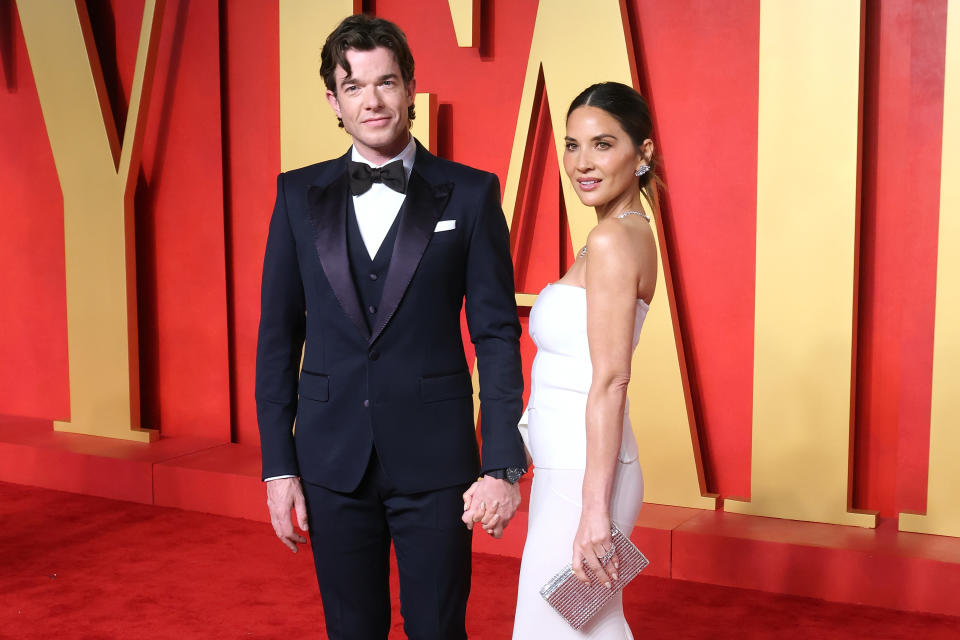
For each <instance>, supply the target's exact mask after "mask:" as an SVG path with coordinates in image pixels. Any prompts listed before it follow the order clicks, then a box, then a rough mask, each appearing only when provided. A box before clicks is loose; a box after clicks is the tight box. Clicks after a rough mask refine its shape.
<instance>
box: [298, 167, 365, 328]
mask: <svg viewBox="0 0 960 640" xmlns="http://www.w3.org/2000/svg"><path fill="white" fill-rule="evenodd" d="M349 193H350V188H349V180H348V178H347V173H346V171H344V172H343V173H341V174H340V175H339V176H338V177H337V178H335V179H334V180H333V181H332V182H330V183H329V184H328V185H326V186H323V187H320V186H316V185H314V186H312V187H310V189H309V190H308V191H307V202H308V204H309V206H310V219H311V222H312V223H313V230H314V246H315V247H316V248H317V257H319V258H320V264H321V265H323V272H324V273H325V274H326V276H327V282H329V283H330V287H331V288H332V289H333V294H334V295H335V296H336V297H337V301H338V302H339V303H340V306H341V307H342V308H343V311H344V313H346V314H347V316H349V318H350V319H351V320H353V323H354V324H355V325H357V329H359V330H360V333H361V334H362V335H363V337H364V338H369V336H370V332H369V330H368V329H367V323H366V321H365V320H364V317H363V311H362V310H361V309H360V300H359V298H358V297H357V289H356V287H355V286H354V284H353V276H351V275H350V256H348V255H347V198H348V197H349V195H348V194H349Z"/></svg>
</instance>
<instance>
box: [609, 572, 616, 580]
mask: <svg viewBox="0 0 960 640" xmlns="http://www.w3.org/2000/svg"><path fill="white" fill-rule="evenodd" d="M610 577H611V578H613V579H614V580H617V572H616V571H614V572H613V573H611V574H610Z"/></svg>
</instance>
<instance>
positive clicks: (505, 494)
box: [461, 476, 520, 538]
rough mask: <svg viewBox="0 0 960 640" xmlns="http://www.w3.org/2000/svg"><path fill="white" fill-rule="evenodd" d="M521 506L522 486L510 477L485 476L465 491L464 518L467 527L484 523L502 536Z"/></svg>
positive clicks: (490, 531)
mask: <svg viewBox="0 0 960 640" xmlns="http://www.w3.org/2000/svg"><path fill="white" fill-rule="evenodd" d="M519 506H520V488H519V487H518V486H517V485H515V484H510V483H509V482H507V481H506V480H498V479H497V478H491V477H490V476H483V477H482V478H480V479H479V480H477V481H476V482H474V483H473V484H472V485H471V486H470V488H469V489H467V491H466V493H464V494H463V517H462V518H461V519H462V520H463V522H464V524H466V525H467V529H470V530H473V525H474V524H476V523H478V522H479V523H480V525H481V526H482V527H483V530H484V531H486V532H487V533H489V534H490V535H491V536H493V537H494V538H500V537H501V536H502V535H503V530H504V529H505V528H506V527H507V524H509V523H510V520H511V519H512V518H513V515H514V514H515V513H516V512H517V507H519Z"/></svg>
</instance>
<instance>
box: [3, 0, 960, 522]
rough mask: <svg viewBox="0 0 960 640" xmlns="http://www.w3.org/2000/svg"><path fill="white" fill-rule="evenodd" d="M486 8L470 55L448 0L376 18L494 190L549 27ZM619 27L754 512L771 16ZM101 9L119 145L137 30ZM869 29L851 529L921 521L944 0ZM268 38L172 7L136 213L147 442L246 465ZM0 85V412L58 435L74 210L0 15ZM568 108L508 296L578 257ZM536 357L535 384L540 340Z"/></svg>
mask: <svg viewBox="0 0 960 640" xmlns="http://www.w3.org/2000/svg"><path fill="white" fill-rule="evenodd" d="M481 5H482V14H483V15H482V31H483V33H482V39H481V45H480V46H479V48H477V49H460V48H458V47H457V46H456V40H455V36H454V32H453V28H452V24H451V22H450V17H449V10H448V8H447V2H446V1H445V0H424V1H423V2H419V3H416V6H415V7H414V6H413V5H412V3H409V2H404V1H403V0H376V2H369V3H366V8H368V9H370V10H372V11H374V12H375V13H376V14H378V15H381V16H383V17H386V18H388V19H391V20H394V21H396V22H398V23H399V24H400V25H401V26H402V27H403V28H404V30H405V31H406V33H407V35H408V38H409V40H410V44H411V47H412V49H413V52H414V55H415V56H416V60H417V78H418V88H419V90H420V91H424V92H431V93H434V94H436V95H437V97H438V102H439V105H440V107H439V113H438V134H439V135H438V141H437V145H438V148H437V151H438V153H439V154H440V155H441V156H444V157H447V158H451V159H454V160H457V161H459V162H464V163H467V164H471V165H474V166H477V167H480V168H483V169H487V170H489V171H493V172H495V173H497V174H498V175H499V176H500V180H501V183H504V182H505V181H506V172H507V166H508V162H509V155H510V150H511V147H512V143H513V137H514V131H515V127H516V124H517V117H518V112H519V102H520V94H521V89H522V83H523V76H524V71H525V67H526V61H527V53H528V51H529V45H530V40H531V36H532V31H533V24H534V19H535V15H536V5H537V3H536V2H535V1H533V0H523V1H520V0H509V1H508V0H485V1H484V2H482V3H481ZM626 6H627V9H628V13H629V24H630V29H631V30H632V36H633V42H634V45H635V47H636V59H637V64H638V69H639V80H640V87H639V88H640V89H641V91H642V92H643V93H644V95H646V96H647V98H648V100H649V101H650V103H651V107H652V110H653V114H654V119H655V133H656V141H657V143H658V147H659V151H660V153H661V154H662V157H663V167H662V173H663V176H664V178H665V180H666V182H667V185H668V188H667V190H666V192H665V198H664V221H665V227H666V230H667V245H666V247H667V250H669V251H670V253H671V260H672V263H673V266H674V275H675V279H676V286H677V297H678V308H679V311H680V322H681V326H682V328H683V334H684V348H685V350H686V354H687V362H688V364H689V366H690V371H691V376H692V380H693V389H694V402H695V407H696V410H697V415H698V420H699V425H700V436H701V443H702V444H703V447H704V464H705V469H706V477H707V485H708V488H709V489H710V490H711V491H714V492H717V493H719V494H720V495H723V496H731V495H732V496H746V495H749V492H750V434H751V414H752V387H753V377H752V376H753V374H752V368H753V309H754V253H755V233H756V222H755V216H756V175H757V170H756V164H757V154H756V149H757V122H756V113H757V101H758V98H757V94H758V86H757V84H758V40H759V20H760V17H759V16H760V8H759V1H758V0H743V1H742V2H737V3H729V2H724V3H718V2H709V1H707V0H676V1H674V2H669V3H665V2H658V1H656V0H629V1H628V2H626ZM87 7H88V9H89V13H90V15H91V20H92V22H93V26H94V30H95V37H96V42H97V48H98V52H99V54H100V56H101V61H102V64H103V67H104V75H105V77H106V80H107V83H108V88H109V92H110V98H111V103H112V105H113V107H114V112H115V113H117V114H120V115H119V116H118V119H121V120H122V118H123V114H124V113H125V112H126V103H127V99H128V96H129V84H130V80H131V77H132V74H133V64H134V58H135V48H136V44H137V42H136V40H137V34H138V32H139V21H140V16H141V13H142V9H141V8H140V7H138V6H137V3H130V2H122V1H120V0H87ZM865 7H866V8H865V11H866V37H865V45H864V89H863V98H864V105H863V174H862V186H863V193H862V203H861V205H862V206H861V233H862V235H861V258H860V288H859V291H860V300H859V324H858V327H857V338H858V343H859V353H858V354H857V387H856V412H855V415H856V419H855V428H854V429H855V433H854V436H855V440H854V442H855V451H854V454H855V457H854V471H855V474H854V506H855V507H858V508H866V509H874V510H878V511H880V513H881V515H883V516H893V515H895V514H896V513H897V512H899V511H902V510H918V509H923V508H924V506H925V490H926V469H927V452H928V445H929V434H928V432H929V414H930V377H931V365H932V348H933V317H934V316H933V313H934V295H935V279H936V236H937V222H938V208H939V203H938V194H939V175H940V166H939V165H940V131H941V125H942V109H943V79H944V77H943V73H944V71H943V65H944V49H945V38H946V35H945V21H946V0H889V1H888V2H883V3H880V2H867V3H866V5H865ZM278 32H279V19H278V13H277V6H276V3H233V2H227V1H226V0H222V1H221V2H220V3H219V5H218V4H217V3H189V2H187V0H169V1H168V2H167V7H166V12H165V14H164V24H163V36H162V41H161V45H160V53H159V57H158V60H159V66H158V70H157V73H156V76H155V80H154V84H155V86H154V92H153V98H152V102H151V105H150V112H149V118H148V128H147V134H146V138H145V145H144V155H143V157H144V164H143V168H142V171H141V175H140V180H139V183H138V188H137V195H136V207H137V217H136V224H137V229H136V234H137V252H138V258H137V267H138V281H137V285H138V305H139V310H140V352H141V353H140V364H141V386H142V388H141V395H142V413H143V419H142V422H143V424H144V425H145V426H151V427H157V428H159V429H160V431H161V433H162V434H163V435H166V436H178V435H188V434H190V435H200V436H205V437H211V438H216V439H220V440H222V441H234V442H240V443H245V444H255V443H256V442H257V429H256V417H255V410H254V403H253V376H254V355H255V349H256V329H257V321H258V308H259V291H258V289H259V275H260V265H261V261H262V251H263V246H264V243H265V238H266V229H267V222H268V217H269V215H270V211H271V207H272V202H273V196H274V193H273V189H274V184H275V181H274V180H275V176H276V173H277V171H278V170H279V163H280V149H279V77H278V66H279V56H278V46H279V35H278ZM322 37H323V34H318V36H317V38H318V40H317V48H318V50H319V47H320V45H321V44H322V42H321V41H322ZM557 38H564V39H566V40H568V41H570V43H571V44H570V46H578V47H582V48H583V51H584V55H589V52H590V49H591V47H596V46H602V45H601V44H599V43H602V40H603V39H602V36H598V35H597V34H586V33H580V32H578V31H577V30H576V28H575V25H571V30H570V32H569V33H563V34H557ZM0 74H2V81H0V194H2V196H0V274H2V280H0V290H2V295H0V328H2V330H0V413H7V414H15V415H26V416H35V417H43V418H50V419H63V418H66V417H68V416H69V395H68V391H67V366H68V363H67V355H66V339H67V337H66V317H65V315H66V302H65V287H64V277H63V269H64V260H63V223H62V197H61V195H60V191H59V186H58V181H57V175H56V170H55V167H54V164H53V158H52V155H51V152H50V147H49V143H48V141H47V139H46V132H45V129H44V125H43V119H42V116H41V113H40V106H39V102H38V99H37V95H36V89H35V87H34V85H33V80H32V76H31V71H30V65H29V59H28V57H27V52H26V48H25V46H24V42H23V36H22V34H21V32H20V28H19V25H18V23H17V16H16V9H15V7H14V5H13V2H12V1H11V0H0ZM603 79H604V78H603V73H602V70H598V75H597V80H598V81H599V80H603ZM318 82H319V79H318ZM565 109H566V105H547V104H542V105H541V108H540V110H539V111H538V114H537V125H536V131H537V134H536V135H535V136H534V143H533V155H532V162H531V179H530V180H529V181H528V183H527V188H526V189H524V191H523V194H522V202H523V206H522V208H521V210H519V211H518V222H517V227H516V229H515V231H516V233H517V234H518V239H517V242H518V245H517V246H518V250H517V256H516V257H517V277H518V291H526V292H536V291H537V290H539V288H540V287H541V286H542V285H543V284H545V283H546V282H548V281H549V280H552V279H554V278H556V277H557V276H558V275H559V274H560V273H561V272H562V270H564V269H565V267H566V265H567V264H569V261H570V259H571V256H572V247H570V246H569V240H566V241H564V236H565V233H566V232H565V223H564V222H563V215H562V207H563V203H562V198H561V195H560V179H561V177H560V174H559V168H558V167H557V165H556V159H555V156H554V154H553V153H552V152H551V151H550V145H552V144H553V141H552V139H551V135H550V129H549V123H550V121H551V119H555V118H559V117H562V115H563V113H564V112H565ZM830 116H831V114H829V113H824V114H823V117H824V118H825V119H826V118H830ZM317 117H319V118H329V117H332V116H331V114H329V113H325V112H322V113H318V114H317ZM347 144H348V140H347V139H346V138H344V148H346V146H347ZM785 152H788V151H786V150H785ZM317 159H318V160H320V159H322V158H317ZM817 161H818V159H817V158H810V159H809V166H810V174H809V175H799V176H797V177H796V179H797V180H803V181H805V182H808V183H809V184H810V194H811V199H810V202H811V206H816V171H817ZM814 293H815V292H810V291H798V292H797V295H806V296H809V295H812V294H814ZM523 350H524V357H525V359H526V364H527V366H528V367H529V363H530V361H531V359H532V354H533V349H532V345H530V344H529V342H528V341H527V339H526V338H525V343H524V347H523ZM635 375H640V376H642V372H635ZM651 446H655V445H651Z"/></svg>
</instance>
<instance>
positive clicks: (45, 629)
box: [0, 483, 960, 640]
mask: <svg viewBox="0 0 960 640" xmlns="http://www.w3.org/2000/svg"><path fill="white" fill-rule="evenodd" d="M305 551H306V552H305V553H304V552H301V553H299V554H297V555H293V554H291V553H290V552H289V551H287V550H286V549H285V548H284V547H283V546H282V545H281V544H280V543H279V542H278V541H277V540H276V539H275V538H274V537H273V533H272V531H271V530H270V529H269V526H268V525H264V524H260V523H255V522H249V521H246V520H236V519H231V518H223V517H218V516H211V515H205V514H199V513H193V512H187V511H180V510H177V509H166V508H161V507H153V506H147V505H141V504H134V503H128V502H117V501H112V500H105V499H102V498H94V497H90V496H83V495H75V494H69V493H61V492H57V491H49V490H46V489H37V488H33V487H25V486H21V485H13V484H6V483H0V638H16V639H20V638H24V639H27V638H44V639H46V638H67V639H72V638H177V639H178V640H184V639H186V638H283V639H290V638H325V637H326V636H325V634H324V633H323V631H322V627H323V613H322V610H321V607H320V597H319V594H318V593H317V587H316V581H315V578H314V575H313V563H312V560H311V557H310V554H309V550H305ZM518 570H519V562H518V561H517V560H514V559H509V558H504V557H500V556H492V555H486V554H475V556H474V580H473V595H472V596H471V600H470V608H469V613H468V618H467V626H468V630H469V632H470V637H471V639H473V640H499V639H503V638H509V637H510V626H511V622H512V619H513V607H514V601H515V597H516V586H515V585H516V576H517V572H518ZM396 592H397V587H396V583H394V594H396ZM625 603H626V610H627V619H628V620H629V621H630V623H631V626H632V628H633V630H634V634H635V635H636V637H637V638H638V640H639V639H641V638H774V637H775V638H778V639H785V638H804V639H806V638H860V637H865V638H910V639H912V640H921V639H923V640H925V639H927V638H960V619H958V618H951V617H946V616H934V615H925V614H915V613H904V612H900V611H892V610H886V609H878V608H874V607H862V606H855V605H843V604H835V603H828V602H824V601H820V600H812V599H807V598H798V597H793V596H782V595H775V594H769V593H763V592H758V591H747V590H742V589H733V588H728V587H718V586H713V585H705V584H699V583H693V582H685V581H681V580H670V579H666V578H655V577H649V576H644V577H641V578H640V579H638V580H637V581H636V582H634V584H632V585H631V586H630V587H628V589H627V590H626V595H625ZM394 604H395V607H394V630H393V633H391V636H390V637H391V638H403V637H404V635H403V633H402V630H401V629H402V621H401V620H400V615H399V603H398V602H396V601H395V602H394ZM535 640H536V639H535Z"/></svg>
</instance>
